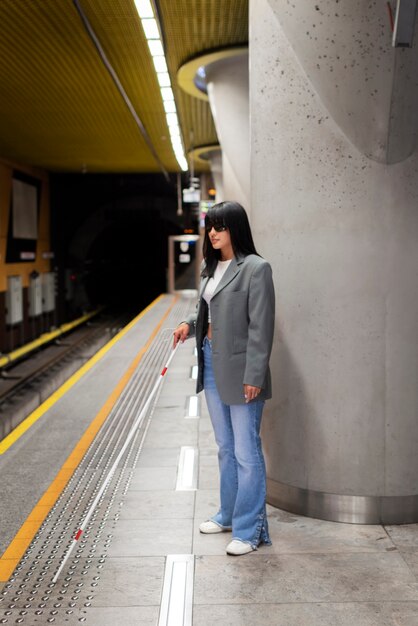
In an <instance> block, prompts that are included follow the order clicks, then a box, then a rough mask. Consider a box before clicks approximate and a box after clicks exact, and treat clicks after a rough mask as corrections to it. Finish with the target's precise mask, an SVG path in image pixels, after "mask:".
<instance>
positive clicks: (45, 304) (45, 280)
mask: <svg viewBox="0 0 418 626" xmlns="http://www.w3.org/2000/svg"><path fill="white" fill-rule="evenodd" d="M42 310H43V312H44V313H50V312H51V311H54V310H55V274H54V272H46V273H45V274H42Z"/></svg>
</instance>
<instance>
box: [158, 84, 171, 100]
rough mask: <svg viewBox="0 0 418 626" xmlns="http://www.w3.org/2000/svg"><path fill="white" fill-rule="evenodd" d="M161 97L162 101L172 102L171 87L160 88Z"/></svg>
mask: <svg viewBox="0 0 418 626" xmlns="http://www.w3.org/2000/svg"><path fill="white" fill-rule="evenodd" d="M161 96H162V98H163V100H174V94H173V90H172V89H171V87H161Z"/></svg>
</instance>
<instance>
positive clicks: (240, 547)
mask: <svg viewBox="0 0 418 626" xmlns="http://www.w3.org/2000/svg"><path fill="white" fill-rule="evenodd" d="M253 550H255V548H253V547H252V545H251V544H250V543H245V542H244V541H240V540H239V539H233V540H232V541H231V543H228V545H227V546H226V553H227V554H232V555H233V556H241V554H248V553H249V552H253Z"/></svg>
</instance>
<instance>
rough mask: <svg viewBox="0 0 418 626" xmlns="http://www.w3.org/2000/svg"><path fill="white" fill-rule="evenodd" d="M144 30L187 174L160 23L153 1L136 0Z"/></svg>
mask: <svg viewBox="0 0 418 626" xmlns="http://www.w3.org/2000/svg"><path fill="white" fill-rule="evenodd" d="M134 2H135V6H136V9H137V11H138V14H139V17H140V18H141V24H142V28H143V29H144V33H145V37H146V38H147V42H148V47H149V51H150V53H151V56H152V60H153V63H154V68H155V71H156V74H157V79H158V83H159V85H160V91H161V97H162V99H163V105H164V110H165V112H166V117H167V125H168V129H169V131H170V139H171V146H172V148H173V150H174V154H175V155H176V159H177V162H178V164H179V166H180V167H181V169H182V170H183V171H184V172H187V170H188V169H189V168H188V165H187V161H186V158H185V156H184V148H183V144H182V139H181V135H180V128H179V122H178V118H177V112H176V104H175V101H174V94H173V90H172V88H171V80H170V74H169V72H168V68H167V61H166V58H165V56H164V49H163V45H162V42H161V38H160V31H159V28H158V22H157V20H156V19H155V16H154V10H153V7H152V3H151V0H134Z"/></svg>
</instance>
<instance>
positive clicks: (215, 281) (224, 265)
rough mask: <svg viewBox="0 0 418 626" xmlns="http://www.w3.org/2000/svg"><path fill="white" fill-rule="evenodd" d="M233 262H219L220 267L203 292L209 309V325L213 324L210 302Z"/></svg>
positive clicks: (218, 266) (217, 267)
mask: <svg viewBox="0 0 418 626" xmlns="http://www.w3.org/2000/svg"><path fill="white" fill-rule="evenodd" d="M231 261H232V259H229V261H218V265H217V266H216V270H215V273H214V275H213V277H212V278H209V280H208V282H207V285H206V288H205V291H204V292H203V299H204V300H206V302H207V303H208V309H209V312H208V315H209V316H208V323H209V324H210V322H211V317H210V301H211V300H212V296H213V294H214V293H215V289H216V288H217V286H218V285H219V283H220V282H221V278H222V276H223V275H224V274H225V272H226V270H227V269H228V265H229V264H230V263H231Z"/></svg>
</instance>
